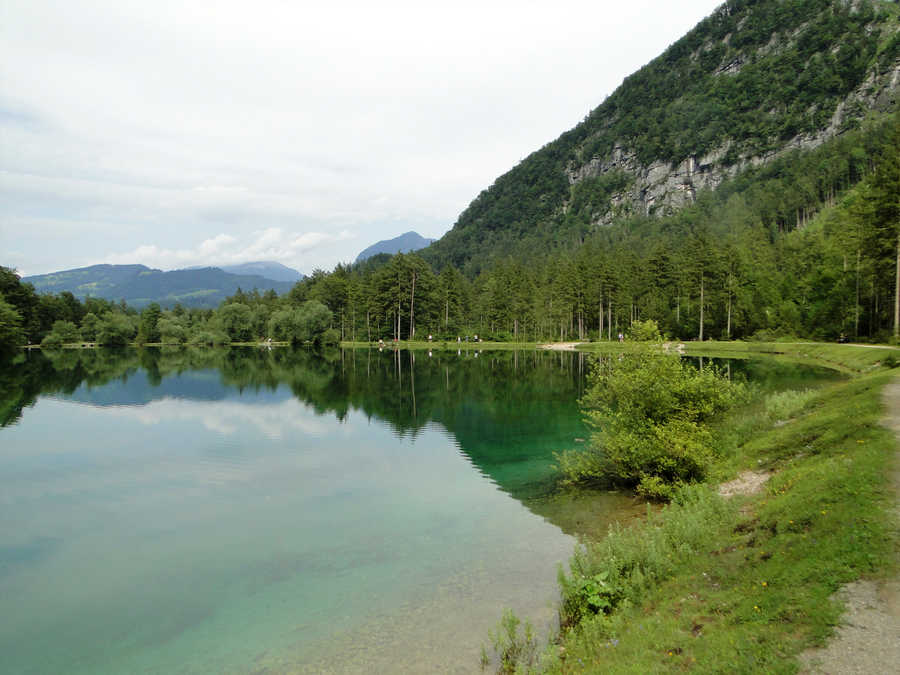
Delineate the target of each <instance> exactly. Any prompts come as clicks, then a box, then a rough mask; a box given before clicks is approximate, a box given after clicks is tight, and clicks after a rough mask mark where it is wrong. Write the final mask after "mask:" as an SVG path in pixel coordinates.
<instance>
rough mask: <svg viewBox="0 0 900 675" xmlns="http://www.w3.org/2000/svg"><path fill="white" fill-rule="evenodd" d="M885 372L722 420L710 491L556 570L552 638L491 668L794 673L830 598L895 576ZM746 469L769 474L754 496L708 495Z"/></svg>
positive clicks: (831, 608) (816, 638) (701, 490)
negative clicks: (720, 452) (872, 579)
mask: <svg viewBox="0 0 900 675" xmlns="http://www.w3.org/2000/svg"><path fill="white" fill-rule="evenodd" d="M842 349H843V350H844V351H849V350H853V349H854V348H852V347H843V348H842ZM872 351H875V350H872ZM894 377H896V371H895V370H885V369H883V368H882V369H876V370H875V371H874V372H872V371H871V370H870V372H869V373H868V374H865V375H859V376H856V377H855V378H854V379H852V380H845V381H843V382H840V383H836V384H832V385H828V386H826V387H824V388H822V389H820V390H816V391H810V390H788V391H782V392H772V393H769V394H766V395H764V396H762V397H761V398H760V395H759V394H757V397H756V403H755V404H754V405H752V406H742V407H739V408H737V409H735V410H734V411H733V412H732V413H729V414H727V415H726V417H725V418H724V419H722V420H720V422H719V423H718V424H715V425H714V427H713V432H714V434H715V436H716V440H717V443H719V444H722V445H723V446H724V456H723V457H722V459H721V460H720V461H718V462H717V463H716V464H714V465H713V466H712V467H711V470H710V478H711V480H710V482H709V483H698V484H694V485H682V486H680V487H678V488H676V489H675V490H674V491H673V493H672V502H671V503H670V504H669V505H667V506H666V507H664V508H663V509H662V510H661V511H648V516H647V519H646V521H645V522H643V523H641V524H640V525H633V526H631V527H628V528H623V527H614V528H612V529H611V530H610V532H609V533H608V535H607V536H606V537H604V538H602V539H601V540H599V541H586V542H585V543H583V544H582V545H581V546H579V548H578V549H577V550H576V553H575V555H574V556H573V558H572V560H571V561H570V564H569V567H568V569H567V570H562V569H561V570H560V574H559V580H560V588H561V591H562V601H561V606H560V618H561V633H560V635H559V636H558V638H557V639H556V640H553V641H551V644H549V645H548V646H546V647H545V648H544V650H543V651H542V652H541V651H540V650H537V649H532V650H531V651H530V652H525V651H521V650H519V651H517V650H516V649H515V648H512V649H510V647H509V645H513V646H514V647H515V646H516V645H520V646H521V645H522V644H524V639H523V637H522V636H521V634H520V633H519V632H517V631H514V632H513V633H511V634H508V635H507V638H506V640H505V642H504V643H502V644H501V645H500V647H501V648H502V649H505V650H506V651H505V653H506V654H509V653H522V654H523V659H521V660H519V661H518V662H516V663H511V662H510V660H509V659H507V660H506V661H503V660H501V661H500V663H499V667H500V670H501V671H502V672H549V673H574V672H603V673H644V672H669V671H682V670H697V671H699V672H795V671H796V669H797V658H798V656H799V654H800V653H801V652H802V651H803V650H804V649H806V648H808V647H810V646H814V645H820V644H822V643H823V642H824V641H825V639H826V638H827V637H828V636H829V635H830V634H831V632H832V629H833V626H834V625H835V623H836V622H837V619H838V617H839V615H840V613H841V609H842V608H841V605H840V604H839V603H838V602H836V601H835V600H834V599H833V597H832V596H833V594H834V592H835V591H836V590H837V589H838V588H839V587H840V586H841V585H843V584H845V583H847V582H849V581H853V580H856V579H858V578H859V577H860V576H863V575H868V576H876V577H877V576H879V575H883V574H885V573H886V572H887V573H889V572H890V571H891V570H892V569H893V568H892V564H891V556H892V555H893V542H894V541H895V538H894V536H895V533H894V530H893V527H894V526H893V525H892V521H891V518H890V517H889V513H890V508H891V504H893V501H894V499H893V494H892V491H891V486H890V485H889V483H888V479H887V476H888V473H889V472H888V468H889V466H890V464H891V462H892V458H893V456H894V451H895V448H896V441H895V439H894V438H893V435H892V434H891V433H890V432H889V431H888V430H886V429H885V428H883V427H882V426H880V424H879V422H880V418H881V416H882V414H883V413H882V410H883V408H882V402H881V391H882V388H883V387H884V385H885V383H886V382H887V381H888V380H889V379H892V378H894ZM748 467H751V468H752V469H753V470H754V471H755V472H756V473H757V474H759V475H762V476H763V477H764V478H765V479H767V480H765V481H763V484H762V487H761V489H760V490H759V491H758V492H756V491H750V492H748V493H747V494H746V495H742V494H738V496H735V497H731V498H728V497H724V496H722V495H720V494H718V493H717V492H716V490H715V484H716V483H717V482H718V481H719V480H723V479H726V478H731V477H733V476H734V474H735V472H737V471H741V470H746V469H747V468H748ZM504 624H505V625H506V626H507V627H509V626H512V625H513V622H511V621H510V619H509V618H508V617H507V618H505V619H504Z"/></svg>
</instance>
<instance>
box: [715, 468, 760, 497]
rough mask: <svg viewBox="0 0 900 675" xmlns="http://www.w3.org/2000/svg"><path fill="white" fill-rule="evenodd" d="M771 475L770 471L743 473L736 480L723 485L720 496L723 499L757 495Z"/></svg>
mask: <svg viewBox="0 0 900 675" xmlns="http://www.w3.org/2000/svg"><path fill="white" fill-rule="evenodd" d="M771 475H772V474H771V473H769V472H768V471H743V472H741V473H740V474H739V475H738V477H737V478H735V479H734V480H730V481H728V482H727V483H722V484H721V485H720V486H719V494H720V495H722V496H723V497H734V496H735V495H752V494H755V493H757V492H759V491H760V490H762V487H763V485H765V484H766V481H767V480H769V477H770V476H771Z"/></svg>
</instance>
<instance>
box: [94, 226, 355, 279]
mask: <svg viewBox="0 0 900 675" xmlns="http://www.w3.org/2000/svg"><path fill="white" fill-rule="evenodd" d="M352 238H353V236H352V235H351V234H350V233H349V232H347V231H340V232H336V233H328V232H303V233H301V234H292V233H289V232H285V231H284V230H282V229H281V228H278V227H270V228H268V229H265V230H261V231H258V232H253V233H251V236H250V237H248V238H247V239H246V240H242V239H240V238H238V237H233V236H231V235H230V234H225V233H221V234H218V235H216V236H215V237H212V238H210V239H205V240H204V241H201V242H200V243H199V244H198V245H197V246H196V247H194V248H189V249H167V248H161V247H159V246H156V245H155V244H143V245H141V246H138V247H136V248H134V249H132V250H130V251H126V252H124V253H115V254H112V255H109V256H106V257H105V258H104V259H103V262H105V263H109V264H113V265H116V264H118V265H124V264H129V263H138V264H142V265H147V266H148V267H158V268H161V269H179V268H183V267H192V266H197V265H204V266H216V265H235V264H238V263H244V262H253V261H256V260H275V261H277V262H280V263H283V264H285V265H288V266H289V267H291V266H294V267H297V266H302V262H301V261H303V260H304V256H305V254H307V253H310V252H311V251H314V250H316V249H319V248H322V247H324V246H328V245H333V244H336V243H340V242H344V241H347V240H349V239H352Z"/></svg>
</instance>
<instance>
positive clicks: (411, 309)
mask: <svg viewBox="0 0 900 675" xmlns="http://www.w3.org/2000/svg"><path fill="white" fill-rule="evenodd" d="M415 304H416V271H415V270H413V273H412V292H411V293H410V296H409V339H410V340H412V339H413V337H414V336H415V334H416V324H415V320H414V317H415V314H414V310H415Z"/></svg>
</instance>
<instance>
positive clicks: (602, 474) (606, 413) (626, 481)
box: [557, 349, 744, 499]
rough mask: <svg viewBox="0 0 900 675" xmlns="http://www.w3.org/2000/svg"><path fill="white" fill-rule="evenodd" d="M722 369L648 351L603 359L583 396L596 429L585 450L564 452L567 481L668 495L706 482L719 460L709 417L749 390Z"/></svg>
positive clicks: (562, 465)
mask: <svg viewBox="0 0 900 675" xmlns="http://www.w3.org/2000/svg"><path fill="white" fill-rule="evenodd" d="M743 392H744V387H743V385H739V384H734V383H732V382H730V381H729V380H728V379H726V378H725V377H724V376H722V375H721V374H720V373H719V372H718V371H717V370H715V369H713V368H711V367H706V368H701V369H697V368H694V367H692V366H691V365H689V364H687V363H685V362H683V361H681V360H680V359H679V358H678V357H677V356H674V355H664V354H659V353H658V352H654V351H651V350H649V349H641V350H638V351H635V352H633V353H630V354H627V355H625V356H624V357H623V358H621V359H609V360H607V361H605V362H604V361H599V362H598V363H597V364H596V365H595V367H594V369H593V371H592V374H591V382H590V385H589V388H588V391H587V393H586V394H585V396H584V398H583V399H582V406H583V408H584V410H585V413H586V416H587V418H588V421H589V422H590V423H591V424H592V425H593V426H594V428H595V429H596V431H595V432H594V433H593V434H592V437H591V444H590V446H589V447H588V448H587V449H586V450H582V451H569V452H566V453H563V454H561V455H558V456H557V460H558V462H559V466H560V469H561V470H562V472H563V475H564V477H565V479H566V480H567V481H568V482H597V481H602V482H609V483H614V484H620V485H625V486H628V487H633V488H637V489H638V491H639V492H640V493H641V494H642V495H644V496H646V497H651V498H654V499H666V498H668V497H669V496H671V494H672V488H673V487H674V486H677V485H679V484H682V483H691V482H694V481H699V480H703V478H704V477H705V476H706V472H707V469H708V467H709V465H710V464H711V462H712V460H713V459H714V458H715V450H714V445H713V437H712V434H711V433H710V431H709V429H708V428H707V426H706V422H707V421H708V420H709V419H710V418H711V417H712V416H714V415H716V414H717V413H720V412H722V411H724V410H726V409H727V408H729V407H730V406H731V405H733V404H734V403H735V401H736V400H737V399H738V398H740V397H741V396H742V395H743Z"/></svg>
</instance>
